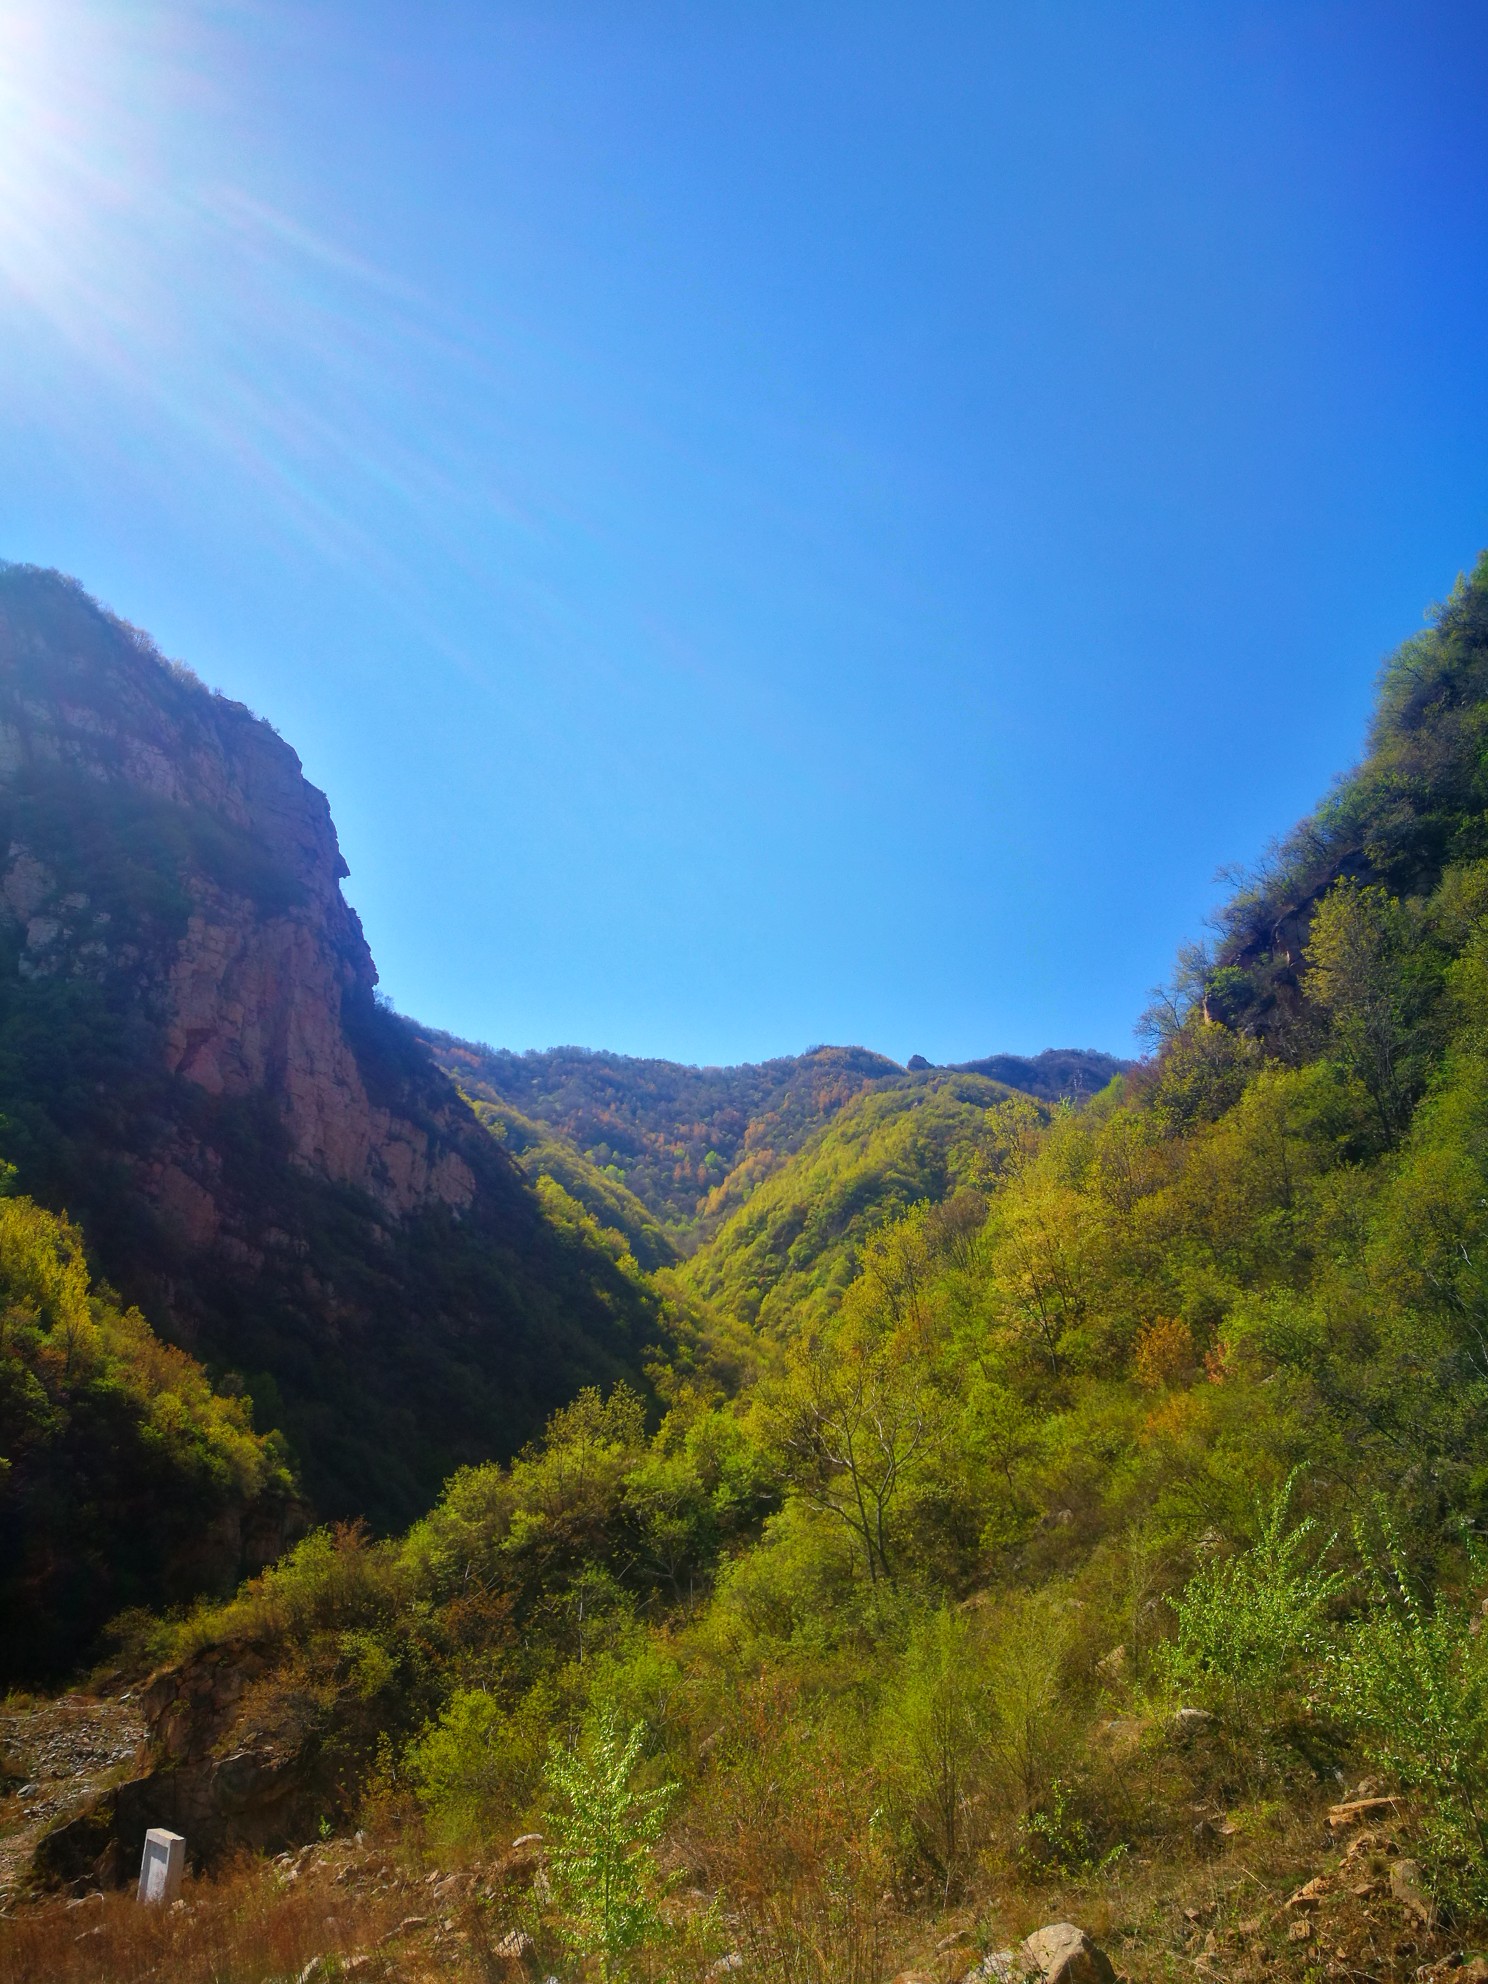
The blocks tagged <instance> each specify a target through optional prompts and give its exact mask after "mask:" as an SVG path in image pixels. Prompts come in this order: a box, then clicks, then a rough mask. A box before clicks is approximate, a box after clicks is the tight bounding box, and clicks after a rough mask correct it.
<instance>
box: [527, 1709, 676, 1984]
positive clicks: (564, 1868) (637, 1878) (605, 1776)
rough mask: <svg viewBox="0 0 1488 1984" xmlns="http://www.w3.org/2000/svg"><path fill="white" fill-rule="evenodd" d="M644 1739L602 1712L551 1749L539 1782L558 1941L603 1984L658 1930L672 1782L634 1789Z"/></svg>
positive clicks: (640, 1731) (637, 1727)
mask: <svg viewBox="0 0 1488 1984" xmlns="http://www.w3.org/2000/svg"><path fill="white" fill-rule="evenodd" d="M645 1737H646V1731H645V1725H644V1724H643V1723H640V1722H637V1723H634V1724H632V1725H631V1727H630V1728H629V1729H626V1728H625V1727H624V1726H623V1725H622V1723H621V1720H620V1716H619V1713H618V1711H617V1710H615V1709H614V1708H609V1707H606V1708H602V1709H600V1710H599V1712H598V1713H597V1715H596V1716H595V1718H594V1721H593V1724H592V1725H591V1727H590V1729H589V1731H588V1732H587V1735H586V1737H585V1740H584V1741H583V1742H582V1743H581V1744H580V1745H579V1746H578V1748H576V1749H574V1750H566V1749H564V1748H563V1747H562V1746H561V1745H560V1744H558V1743H556V1742H555V1743H554V1745H553V1747H552V1749H551V1750H550V1752H549V1754H548V1763H547V1769H546V1772H545V1776H546V1779H547V1784H548V1789H549V1791H550V1792H551V1794H552V1797H553V1804H552V1808H551V1811H550V1813H549V1821H548V1823H549V1828H550V1831H551V1834H552V1837H553V1838H554V1839H555V1841H556V1842H557V1843H556V1846H555V1848H554V1851H553V1856H552V1861H551V1867H550V1877H551V1880H552V1884H553V1893H554V1897H555V1899H556V1900H557V1902H558V1904H559V1907H560V1908H561V1909H562V1910H563V1915H564V1921H563V1930H562V1933H563V1936H564V1939H565V1941H566V1942H567V1943H568V1946H569V1947H570V1949H572V1950H573V1951H574V1953H575V1954H576V1955H577V1956H578V1957H580V1958H581V1959H583V1960H586V1961H587V1960H588V1959H589V1958H591V1957H593V1958H596V1959H597V1960H598V1964H599V1975H600V1977H601V1979H602V1980H603V1984H614V1980H616V1979H618V1978H622V1977H624V1976H625V1974H626V1971H627V1969H628V1967H629V1962H630V1958H631V1956H632V1955H633V1954H634V1952H635V1951H637V1950H639V1949H640V1948H642V1947H643V1946H644V1945H645V1944H646V1943H648V1942H650V1941H652V1940H654V1939H655V1937H656V1936H657V1935H658V1934H659V1933H660V1932H661V1931H662V1930H663V1929H664V1928H665V1927H666V1922H665V1918H664V1916H663V1915H662V1913H661V1910H660V1908H659V1907H658V1906H657V1895H658V1892H659V1890H660V1889H661V1887H662V1881H661V1878H660V1875H659V1874H658V1871H657V1868H656V1860H655V1848H656V1842H657V1840H658V1839H659V1838H660V1837H661V1830H662V1827H663V1826H664V1825H665V1823H666V1815H667V1809H668V1807H669V1806H670V1804H671V1801H672V1799H673V1797H674V1796H675V1793H676V1789H677V1787H676V1786H675V1785H674V1784H663V1785H659V1786H657V1787H656V1788H655V1789H654V1790H650V1791H642V1790H640V1789H638V1788H637V1785H636V1782H635V1779H636V1772H637V1768H638V1766H639V1764H640V1759H641V1750H642V1747H643V1745H644V1742H645Z"/></svg>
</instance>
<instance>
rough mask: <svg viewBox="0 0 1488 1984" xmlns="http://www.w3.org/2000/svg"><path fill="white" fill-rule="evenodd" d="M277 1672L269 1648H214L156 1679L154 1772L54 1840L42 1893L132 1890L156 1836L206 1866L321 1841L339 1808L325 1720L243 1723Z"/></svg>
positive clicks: (108, 1796)
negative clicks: (165, 1835)
mask: <svg viewBox="0 0 1488 1984" xmlns="http://www.w3.org/2000/svg"><path fill="white" fill-rule="evenodd" d="M271 1668H272V1662H271V1660H270V1659H269V1658H268V1656H267V1654H266V1651H265V1649H263V1648H261V1647H257V1646H253V1645H245V1646H234V1647H230V1648H226V1647H212V1648H208V1649H206V1650H204V1651H203V1652H201V1653H198V1654H196V1655H195V1656H194V1657H193V1658H192V1659H190V1660H188V1661H185V1662H183V1663H182V1664H181V1665H180V1666H177V1667H169V1668H165V1669H163V1670H162V1671H161V1672H160V1673H159V1674H157V1675H155V1676H154V1678H153V1679H152V1681H151V1683H150V1686H149V1687H148V1688H147V1689H146V1690H145V1693H144V1697H143V1702H142V1706H143V1708H144V1713H145V1722H146V1727H147V1731H148V1760H147V1763H146V1768H145V1769H144V1770H143V1771H141V1772H140V1773H139V1774H138V1775H136V1776H133V1777H129V1778H126V1779H125V1780H124V1781H123V1782H122V1783H118V1784H114V1785H111V1786H109V1787H108V1788H107V1789H105V1790H103V1791H101V1792H99V1793H98V1794H96V1795H95V1796H94V1797H92V1798H91V1799H90V1800H89V1801H88V1802H87V1804H86V1805H85V1806H84V1808H83V1810H82V1811H81V1812H79V1813H78V1814H77V1815H76V1816H75V1817H74V1818H71V1819H69V1820H68V1821H67V1822H66V1823H65V1824H63V1825H60V1826H57V1827H55V1828H54V1829H53V1830H52V1831H51V1832H49V1833H47V1834H45V1835H44V1836H43V1837H42V1839H41V1840H40V1841H39V1842H38V1844H37V1847H36V1851H35V1854H34V1857H33V1861H32V1868H31V1872H32V1877H33V1879H34V1880H35V1881H37V1882H38V1883H39V1884H40V1885H42V1886H50V1885H58V1884H60V1885H68V1884H73V1883H81V1884H83V1885H88V1886H91V1885H95V1884H97V1883H99V1882H103V1883H106V1884H108V1885H116V1884H119V1883H121V1882H127V1881H128V1880H129V1879H130V1878H131V1877H132V1875H133V1874H134V1873H135V1872H136V1871H137V1870H138V1866H139V1858H140V1853H141V1851H142V1850H143V1847H144V1839H145V1833H146V1831H147V1830H148V1829H149V1828H150V1827H151V1826H166V1827H168V1828H169V1829H170V1830H171V1831H172V1832H180V1833H184V1835H185V1837H186V1843H187V1850H188V1852H189V1854H190V1857H191V1861H192V1864H193V1865H194V1866H202V1865H211V1864H213V1863H214V1862H216V1861H217V1860H219V1859H221V1858H222V1856H223V1855H224V1854H226V1853H230V1852H233V1851H236V1850H238V1849H240V1848H245V1847H246V1848H247V1849H249V1850H250V1851H254V1852H263V1851H276V1850H277V1849H278V1848H280V1847H282V1846H285V1845H287V1844H289V1843H291V1842H296V1841H298V1840H299V1839H300V1838H301V1837H303V1836H305V1835H307V1834H309V1833H311V1832H312V1831H313V1830H314V1827H315V1824H316V1821H317V1819H318V1818H319V1817H320V1816H321V1815H322V1814H323V1813H324V1812H326V1811H328V1810H331V1809H334V1808H335V1807H336V1803H337V1790H336V1786H335V1783H334V1772H333V1771H331V1770H328V1769H327V1768H326V1767H325V1766H324V1763H323V1760H322V1758H321V1755H320V1748H319V1743H318V1740H317V1739H318V1737H319V1734H320V1731H319V1729H318V1728H317V1727H316V1726H314V1722H313V1718H312V1719H310V1720H306V1718H305V1717H304V1715H303V1714H301V1715H300V1716H299V1717H296V1716H295V1714H294V1713H293V1712H289V1713H286V1712H285V1710H284V1708H283V1707H282V1706H281V1709H280V1712H279V1713H278V1715H276V1716H269V1717H267V1718H266V1717H263V1716H262V1715H261V1714H254V1713H251V1712H250V1713H248V1714H247V1715H245V1714H244V1713H243V1711H244V1708H245V1697H246V1698H248V1700H249V1701H253V1691H254V1689H255V1686H256V1684H258V1683H260V1682H261V1681H262V1680H263V1679H264V1677H265V1675H267V1674H268V1673H269V1672H270V1671H271ZM254 1706H255V1707H261V1704H258V1703H257V1702H254ZM294 1706H296V1707H301V1708H303V1705H302V1704H295V1705H294Z"/></svg>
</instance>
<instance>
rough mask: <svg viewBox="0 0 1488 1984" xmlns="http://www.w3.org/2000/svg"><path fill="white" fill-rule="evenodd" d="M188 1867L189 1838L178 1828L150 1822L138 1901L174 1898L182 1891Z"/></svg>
mask: <svg viewBox="0 0 1488 1984" xmlns="http://www.w3.org/2000/svg"><path fill="white" fill-rule="evenodd" d="M185 1871H186V1840H185V1837H184V1835H183V1834H181V1833H178V1832H166V1830H165V1829H164V1827H162V1826H151V1828H150V1830H149V1831H148V1832H147V1833H146V1834H145V1857H144V1858H143V1860H141V1861H140V1877H139V1893H138V1894H137V1895H136V1897H135V1899H136V1900H137V1901H166V1902H170V1901H174V1900H175V1899H176V1897H177V1896H178V1895H179V1894H180V1892H181V1876H182V1874H183V1873H185Z"/></svg>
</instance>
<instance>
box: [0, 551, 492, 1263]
mask: <svg viewBox="0 0 1488 1984" xmlns="http://www.w3.org/2000/svg"><path fill="white" fill-rule="evenodd" d="M30 590H31V592H32V593H33V594H34V593H35V592H36V591H37V590H42V591H43V592H44V593H49V594H50V595H51V596H50V597H47V598H44V599H43V601H42V605H43V606H44V607H45V609H46V611H45V613H44V614H43V615H38V613H37V612H36V610H35V603H34V601H33V610H32V612H31V614H30V615H29V616H28V615H24V614H21V613H18V612H17V611H16V610H15V609H14V606H12V607H11V610H10V611H8V612H7V611H4V610H3V609H0V792H5V791H8V792H9V793H10V795H12V796H13V797H17V798H19V799H20V800H21V802H22V803H21V806H20V808H19V811H20V815H21V817H20V818H19V819H18V820H17V821H15V822H14V823H13V826H12V837H11V838H10V840H9V844H8V846H7V848H6V850H5V853H4V857H3V859H4V866H3V871H0V905H3V913H5V914H7V915H8V917H9V919H10V921H11V923H12V926H13V928H14V932H15V935H16V938H17V939H18V946H19V955H18V957H17V963H16V969H17V971H18V972H19V974H20V976H22V977H23V978H27V979H31V980H33V981H34V980H40V979H46V978H59V977H61V978H75V979H76V978H84V979H90V980H95V981H98V982H100V983H106V982H107V981H109V980H110V979H115V978H118V977H119V976H121V975H122V976H123V977H124V978H126V979H127V980H128V981H129V983H130V988H131V990H132V992H133V993H134V994H135V996H136V998H137V1000H138V1003H139V1007H140V1010H141V1011H142V1012H143V1013H147V1014H148V1016H149V1018H150V1020H151V1022H152V1025H153V1031H154V1032H155V1034H156V1039H157V1050H158V1054H159V1060H160V1066H161V1067H162V1069H163V1070H164V1071H165V1072H166V1073H168V1074H172V1075H179V1076H181V1077H183V1078H184V1079H185V1080H186V1081H188V1082H190V1083H192V1084H193V1085H195V1086H196V1087H198V1088H200V1089H202V1090H204V1091H205V1092H206V1093H207V1094H208V1095H211V1096H227V1097H250V1096H256V1095H262V1096H264V1097H267V1098H269V1099H270V1100H271V1101H272V1103H273V1105H274V1106H275V1108H276V1109H277V1111H278V1112H279V1114H280V1116H281V1118H282V1121H283V1124H284V1128H285V1131H286V1133H287V1137H288V1142H289V1148H290V1151H291V1154H292V1156H293V1159H294V1161H295V1162H296V1163H298V1164H300V1165H302V1166H304V1167H305V1168H306V1169H307V1170H309V1171H310V1172H312V1173H314V1174H316V1175H318V1176H320V1177H323V1178H325V1179H327V1180H330V1181H332V1182H334V1183H337V1184H345V1185H350V1186H353V1187H355V1188H356V1189H358V1190H360V1191H363V1192H365V1193H367V1194H368V1195H369V1196H370V1197H371V1198H372V1199H374V1200H375V1201H376V1202H377V1203H378V1204H379V1205H380V1206H381V1207H383V1208H384V1209H385V1210H386V1211H387V1212H389V1213H390V1214H392V1215H394V1216H395V1217H396V1216H401V1215H403V1214H405V1213H407V1212H409V1211H411V1210H413V1209H414V1208H415V1207H418V1206H420V1205H423V1204H426V1203H427V1202H429V1201H431V1200H435V1201H438V1202H439V1203H441V1204H443V1205H445V1206H448V1207H450V1208H452V1209H454V1210H456V1211H462V1210H464V1208H466V1207H467V1206H468V1205H469V1203H470V1201H471V1199H472V1197H473V1196H474V1192H475V1178H474V1174H473V1171H472V1168H471V1163H470V1161H469V1158H468V1156H467V1155H462V1152H461V1145H462V1144H464V1145H465V1146H466V1147H467V1149H468V1146H469V1144H470V1143H471V1141H472V1140H473V1139H472V1133H471V1129H470V1126H469V1124H468V1120H467V1119H466V1118H465V1116H464V1112H463V1111H462V1110H461V1109H460V1108H459V1105H458V1104H457V1102H456V1100H455V1098H454V1096H453V1094H452V1092H451V1091H449V1089H448V1086H447V1084H444V1083H442V1082H441V1081H440V1080H439V1078H438V1076H437V1075H436V1074H435V1072H434V1070H433V1069H432V1068H431V1069H430V1070H429V1081H428V1084H427V1088H428V1094H427V1095H426V1097H425V1098H424V1100H425V1110H424V1112H423V1118H424V1119H423V1120H422V1121H417V1120H410V1118H409V1117H408V1116H407V1115H404V1114H400V1113H399V1112H398V1111H396V1110H395V1109H392V1108H389V1107H386V1106H379V1104H377V1103H376V1102H374V1101H373V1099H372V1097H371V1096H370V1095H369V1092H368V1082H367V1078H366V1076H365V1074H364V1072H363V1070H362V1068H361V1066H360V1065H359V1061H358V1056H357V1053H356V1051H355V1048H354V1046H353V1044H352V1041H351V1040H350V1039H349V1037H348V1029H347V1024H346V1015H347V1010H348V1008H349V1007H363V1008H365V1007H368V1006H370V1005H371V1004H372V1002H373V998H374V988H375V986H376V982H377V973H376V969H375V967H374V965H373V963H372V957H371V953H370V952H369V950H368V948H367V943H366V939H365V938H364V936H363V934H362V928H361V924H360V922H359V921H358V919H357V916H356V913H355V911H354V910H352V909H351V908H350V907H349V906H348V905H347V903H346V902H345V900H344V899H343V897H342V894H341V880H342V878H343V877H344V876H345V875H346V873H347V872H348V871H347V868H346V864H345V862H344V861H343V859H342V857H341V850H340V847H339V845H338V843H337V840H336V831H335V828H334V826H333V825H332V822H331V815H330V808H329V807H328V805H327V803H326V798H325V795H324V793H322V792H319V791H317V790H316V788H315V787H314V786H313V785H311V784H310V783H309V782H308V781H307V780H306V778H305V777H304V774H303V771H302V769H301V766H300V761H299V758H298V757H297V756H296V754H295V753H294V751H293V750H292V749H291V748H290V746H289V745H288V744H286V743H285V741H284V740H283V738H281V737H280V736H279V735H278V734H277V733H276V732H275V731H274V730H273V729H272V728H271V727H270V726H269V725H268V724H267V723H264V722H262V721H261V720H260V719H259V718H257V717H255V716H253V715H252V714H251V713H250V712H249V711H248V710H246V709H245V708H244V707H243V706H242V704H240V703H234V702H230V701H229V700H228V699H227V698H225V697H223V696H219V695H214V694H212V693H211V692H210V691H209V690H207V689H206V688H205V687H204V686H203V685H202V684H201V683H199V682H198V681H196V680H195V678H194V677H191V676H190V675H188V674H187V673H186V672H185V671H184V670H181V669H179V668H175V667H173V666H172V665H171V664H169V663H167V662H165V661H164V660H162V658H161V657H160V656H159V655H158V654H157V653H156V652H155V651H154V649H153V648H152V647H151V646H150V644H149V643H148V642H147V641H145V640H144V639H143V637H141V636H139V635H137V634H135V633H134V632H133V631H132V630H131V629H128V628H125V627H124V626H122V625H121V624H120V623H117V622H112V621H110V620H109V619H108V618H107V617H106V616H104V615H102V614H100V613H99V612H98V610H97V609H96V608H94V607H93V606H92V605H91V603H90V602H88V601H86V600H85V599H83V598H82V597H81V596H80V595H78V594H77V593H76V592H75V591H74V590H73V589H71V588H69V587H68V586H67V585H66V583H65V582H63V581H59V580H56V579H54V578H49V577H48V576H47V575H37V576H36V577H35V578H33V580H32V582H31V587H30ZM38 620H40V623H41V624H40V625H38ZM90 788H91V790H90ZM69 789H70V790H69ZM79 792H81V794H82V798H81V801H80V802H79V801H78V799H77V795H78V794H79ZM69 798H70V799H71V800H72V801H73V804H74V810H75V812H76V813H77V815H78V817H79V818H88V817H89V816H92V819H93V821H94V822H95V823H97V824H102V825H103V827H104V830H105V831H107V829H108V825H109V823H110V821H111V820H112V822H113V823H114V825H115V828H116V830H118V831H122V832H128V831H133V832H135V833H136V834H138V833H139V832H140V831H141V829H144V830H146V831H148V830H149V829H152V828H153V830H154V837H155V839H156V840H157V841H158V842H159V844H160V846H161V847H162V849H164V850H167V851H169V852H170V853H172V854H173V855H174V856H175V866H176V872H175V874H174V875H172V876H169V877H168V878H165V879H168V881H169V883H170V885H171V887H172V891H173V894H174V897H175V900H174V901H173V902H172V903H171V904H169V905H168V912H169V913H167V914H166V915H164V916H162V915H161V914H160V913H159V910H158V909H157V908H156V907H155V905H152V904H149V903H140V902H136V903H128V902H125V903H119V902H116V901H113V900H111V899H106V898H111V897H112V896H113V895H114V894H115V893H116V891H114V890H110V889H109V888H108V886H107V879H105V881H104V887H103V889H102V891H100V889H99V887H98V886H97V883H96V882H95V885H94V886H93V887H92V888H89V887H88V886H87V882H88V880H89V879H90V878H89V877H88V876H87V874H86V872H85V870H86V862H82V863H80V862H79V860H78V853H79V850H78V849H77V848H76V847H74V848H70V849H64V850H61V859H60V860H59V859H58V855H57V851H56V850H54V849H51V848H48V847H45V846H39V845H36V844H34V839H37V838H41V837H43V836H47V837H49V838H53V839H54V838H55V830H56V819H55V813H56V810H57V807H58V803H59V802H60V803H61V804H62V805H63V806H65V805H66V804H67V803H68V801H69ZM48 799H50V800H51V802H52V805H51V807H50V808H49V807H48V806H47V805H46V803H45V802H46V801H47V800H48ZM27 801H29V802H30V804H29V805H28V804H27V803H26V802H27ZM38 801H40V802H41V803H40V804H38ZM28 815H30V816H31V817H30V818H29V820H28V818H27V816H28ZM28 825H29V826H30V828H31V835H32V838H28V832H27V829H28ZM49 829H50V830H51V831H50V834H49V833H48V830H49ZM49 856H50V857H51V858H48V857H49ZM64 867H65V868H66V869H70V870H71V871H72V872H71V873H66V872H63V870H64ZM80 869H81V870H83V871H84V872H79V871H80ZM156 879H157V880H158V879H161V878H160V877H158V876H157V878H156ZM79 882H81V883H82V884H83V886H78V884H79ZM131 911H132V912H133V913H131ZM184 1156H185V1162H183V1161H182V1153H180V1152H176V1153H173V1154H172V1155H171V1156H169V1157H166V1158H164V1159H161V1160H159V1161H157V1162H156V1163H155V1164H154V1165H153V1166H147V1167H146V1168H145V1169H144V1170H143V1172H142V1173H141V1179H142V1183H143V1185H144V1187H145V1189H146V1191H147V1192H148V1193H149V1194H150V1196H151V1197H153V1198H154V1199H155V1200H156V1202H157V1203H158V1204H160V1206H161V1207H162V1209H163V1210H164V1211H165V1212H166V1213H167V1215H168V1217H169V1218H170V1219H171V1220H172V1221H173V1222H174V1223H175V1224H176V1226H177V1227H178V1228H179V1229H180V1230H181V1231H182V1232H183V1233H184V1234H185V1235H186V1236H187V1237H189V1238H190V1239H191V1240H193V1241H195V1242H197V1243H198V1244H206V1243H208V1242H209V1241H211V1240H212V1239H213V1238H215V1236H216V1233H217V1231H218V1228H219V1226H220V1210H219V1208H218V1207H217V1205H216V1204H215V1194H214V1182H215V1180H214V1166H213V1164H212V1161H211V1158H210V1155H209V1154H207V1153H205V1152H202V1151H195V1152H191V1151H187V1152H186V1153H185V1154H184Z"/></svg>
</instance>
